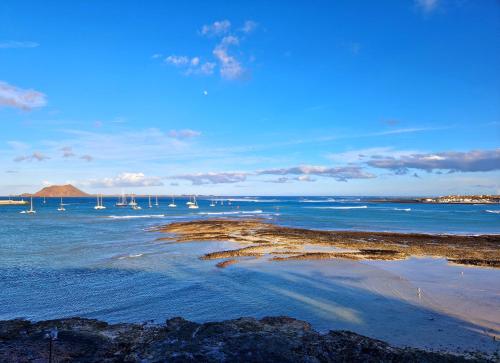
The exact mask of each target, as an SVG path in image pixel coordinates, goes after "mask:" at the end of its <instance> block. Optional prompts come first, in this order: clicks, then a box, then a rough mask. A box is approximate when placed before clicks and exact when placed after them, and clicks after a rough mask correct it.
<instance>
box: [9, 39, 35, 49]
mask: <svg viewBox="0 0 500 363" xmlns="http://www.w3.org/2000/svg"><path fill="white" fill-rule="evenodd" d="M39 45H40V44H38V43H35V42H20V41H16V40H7V41H3V42H0V49H6V48H36V47H38V46H39Z"/></svg>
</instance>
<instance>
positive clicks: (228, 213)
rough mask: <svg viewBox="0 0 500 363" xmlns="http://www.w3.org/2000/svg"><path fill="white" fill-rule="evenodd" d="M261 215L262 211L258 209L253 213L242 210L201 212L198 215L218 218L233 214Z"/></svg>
mask: <svg viewBox="0 0 500 363" xmlns="http://www.w3.org/2000/svg"><path fill="white" fill-rule="evenodd" d="M260 213H262V211H261V210H260V209H257V210H252V211H246V210H242V211H231V212H200V213H198V214H201V215H209V216H212V215H214V216H217V215H231V214H260Z"/></svg>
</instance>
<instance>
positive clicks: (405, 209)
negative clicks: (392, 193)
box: [394, 208, 411, 212]
mask: <svg viewBox="0 0 500 363" xmlns="http://www.w3.org/2000/svg"><path fill="white" fill-rule="evenodd" d="M394 210H400V211H403V212H410V211H411V208H394Z"/></svg>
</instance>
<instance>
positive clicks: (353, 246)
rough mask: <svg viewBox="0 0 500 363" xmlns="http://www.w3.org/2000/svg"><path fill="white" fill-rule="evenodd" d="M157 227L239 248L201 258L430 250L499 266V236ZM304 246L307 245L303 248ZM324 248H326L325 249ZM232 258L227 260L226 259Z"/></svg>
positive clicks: (229, 224) (372, 256)
mask: <svg viewBox="0 0 500 363" xmlns="http://www.w3.org/2000/svg"><path fill="white" fill-rule="evenodd" d="M158 230H159V231H161V232H165V233H173V234H174V235H172V236H168V237H164V238H160V240H167V241H177V242H186V241H214V240H215V241H232V242H237V243H242V244H249V246H245V247H243V248H238V249H233V250H227V251H217V252H212V253H209V254H206V255H204V256H202V259H206V260H218V259H229V258H230V260H227V262H226V263H224V262H219V263H218V266H219V267H224V266H227V265H229V264H233V263H235V262H236V261H237V260H235V259H234V258H236V257H238V258H249V257H263V256H268V257H270V258H269V259H270V260H272V261H283V260H318V259H333V258H348V259H353V260H363V259H366V260H401V259H405V258H408V257H410V256H432V257H442V258H446V259H448V261H449V262H451V263H456V264H462V265H475V266H487V267H496V268H499V267H500V236H499V235H480V236H460V235H431V234H418V233H389V232H355V231H317V230H310V229H302V228H292V227H282V226H278V225H275V224H272V223H265V222H263V221H261V220H255V219H250V220H241V219H239V220H231V219H209V220H199V221H190V222H179V223H171V224H169V225H166V226H163V227H160V228H159V229H158ZM305 247H307V249H306V248H305ZM325 248H326V249H325ZM229 261H231V262H229Z"/></svg>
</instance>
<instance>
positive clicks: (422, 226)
mask: <svg viewBox="0 0 500 363" xmlns="http://www.w3.org/2000/svg"><path fill="white" fill-rule="evenodd" d="M220 199H221V198H215V200H217V201H218V203H217V206H215V207H210V206H209V204H210V200H209V199H200V200H198V203H199V206H200V208H199V209H197V210H192V209H188V208H187V206H186V204H185V203H186V201H187V200H186V199H176V203H177V206H178V207H177V208H175V209H174V208H168V207H167V205H168V204H169V203H170V202H171V200H170V199H169V198H160V200H159V204H160V205H159V206H158V207H155V206H153V208H148V207H147V204H148V203H147V199H145V198H138V199H137V201H138V203H139V205H141V206H142V210H132V209H130V208H117V207H115V206H114V203H115V202H116V199H115V198H104V205H105V206H106V207H107V209H105V210H94V208H93V206H94V205H95V200H94V199H92V198H65V200H64V203H65V204H66V205H65V208H66V211H65V212H59V211H57V208H58V205H59V199H57V198H47V201H46V203H45V204H44V203H43V201H42V200H41V199H40V198H36V199H35V200H34V204H35V209H36V211H37V213H36V214H34V215H28V214H22V213H20V212H21V211H22V210H25V209H26V207H24V206H9V207H0V221H1V222H0V319H12V318H16V317H24V318H28V319H32V320H44V319H52V318H61V317H69V316H81V317H88V318H98V319H102V320H105V321H109V322H124V321H132V322H141V321H154V322H162V321H164V320H165V319H167V318H171V317H174V316H182V317H184V318H187V319H191V320H195V321H212V320H223V319H228V318H237V317H240V316H254V317H262V316H266V315H289V316H293V317H296V318H299V319H304V320H307V321H309V322H311V323H312V324H313V326H314V327H315V328H316V329H319V330H321V331H326V330H328V329H349V330H353V331H356V332H359V333H362V334H365V335H369V336H373V337H376V338H380V339H385V340H388V341H390V342H392V343H393V344H398V345H417V346H430V347H433V346H434V345H436V344H437V343H436V342H435V341H436V339H434V338H433V335H432V334H431V333H430V332H429V331H428V329H429V317H431V316H432V317H439V322H436V321H434V323H433V326H434V327H436V329H441V330H440V331H441V332H442V340H440V341H439V342H440V343H439V344H441V343H443V342H444V343H446V342H448V343H449V344H458V345H459V346H460V348H463V347H469V348H470V347H483V348H484V349H485V350H491V349H494V347H492V344H495V342H493V341H492V339H491V338H490V337H486V336H485V335H484V334H479V333H478V329H476V328H477V327H479V329H482V331H489V332H493V333H492V334H495V331H497V332H498V328H499V327H500V316H498V311H500V310H499V309H498V307H499V306H500V299H499V296H500V294H499V290H500V289H499V286H498V281H500V273H499V271H498V270H496V269H491V268H470V267H461V266H451V265H448V264H447V263H446V261H445V260H443V259H409V260H407V261H390V262H387V261H385V262H384V261H347V260H332V261H287V262H268V261H264V260H262V259H248V260H244V261H242V262H241V263H239V264H237V265H234V266H231V267H229V268H226V269H219V268H217V267H215V263H214V261H202V260H200V259H199V256H201V255H203V254H205V253H208V252H213V251H217V250H221V249H231V248H234V247H235V244H233V243H231V242H220V241H211V242H207V243H204V242H192V243H169V242H165V241H159V240H158V238H159V237H162V236H163V235H162V234H161V233H159V232H155V231H153V229H154V227H156V226H158V225H162V224H166V223H169V222H172V221H187V220H194V219H207V218H213V217H232V218H245V217H259V218H264V219H265V220H268V221H269V222H272V223H278V224H281V225H285V226H294V227H304V228H314V229H329V230H362V231H395V232H423V233H447V234H499V233H500V214H499V213H500V206H498V205H445V204H439V205H438V204H406V203H405V204H397V203H371V202H368V201H367V199H369V198H368V197H366V198H360V197H238V198H233V197H228V198H223V199H224V205H223V206H222V205H221V203H220ZM464 271H465V273H464ZM417 287H421V288H423V289H424V290H423V291H424V296H423V298H422V297H417V295H416V294H415V291H416V289H417ZM471 307H474V309H472V310H473V311H474V312H473V313H470V312H471V311H472V310H471ZM485 316H487V319H485ZM485 320H487V322H486V323H485V322H484V321H485ZM419 329H420V330H419ZM395 331H397V332H398V334H394V333H393V332H395ZM439 334H441V333H439ZM426 337H428V338H426ZM457 342H458V343H457ZM497 343H498V342H497Z"/></svg>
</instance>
